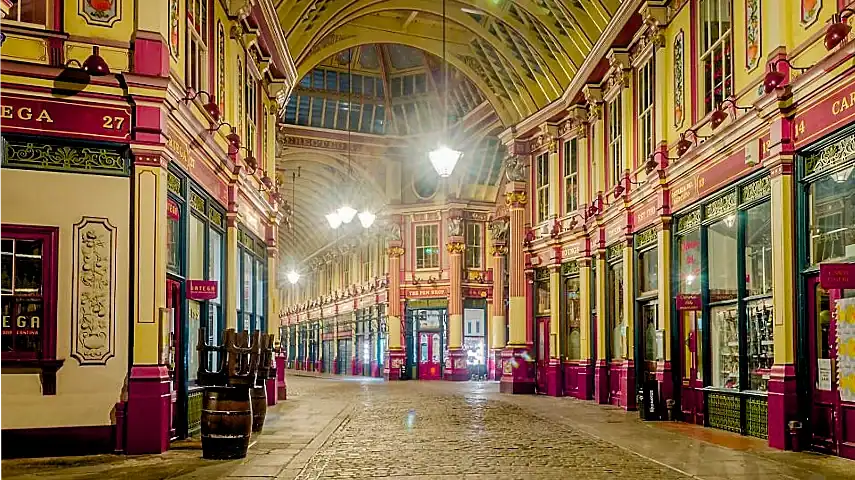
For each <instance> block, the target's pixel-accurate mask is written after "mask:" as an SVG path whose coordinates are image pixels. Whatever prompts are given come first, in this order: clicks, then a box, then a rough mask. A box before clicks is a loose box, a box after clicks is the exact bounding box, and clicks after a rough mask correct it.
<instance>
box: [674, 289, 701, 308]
mask: <svg viewBox="0 0 855 480" xmlns="http://www.w3.org/2000/svg"><path fill="white" fill-rule="evenodd" d="M701 309H703V302H701V296H700V295H698V294H697V293H680V294H677V310H678V311H681V312H683V311H692V310H701Z"/></svg>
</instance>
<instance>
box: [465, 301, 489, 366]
mask: <svg viewBox="0 0 855 480" xmlns="http://www.w3.org/2000/svg"><path fill="white" fill-rule="evenodd" d="M482 292H484V294H485V295H486V292H485V291H483V290H482ZM473 293H474V292H473ZM463 350H464V352H465V353H466V365H467V366H468V367H469V374H470V377H471V378H479V379H486V376H487V301H486V300H484V299H475V298H466V299H464V301H463Z"/></svg>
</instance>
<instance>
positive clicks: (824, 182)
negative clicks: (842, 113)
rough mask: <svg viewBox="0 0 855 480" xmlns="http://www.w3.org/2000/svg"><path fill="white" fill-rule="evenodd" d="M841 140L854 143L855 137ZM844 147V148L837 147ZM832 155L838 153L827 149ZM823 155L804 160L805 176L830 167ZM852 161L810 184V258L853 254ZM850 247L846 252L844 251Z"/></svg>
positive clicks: (854, 178) (814, 260)
mask: <svg viewBox="0 0 855 480" xmlns="http://www.w3.org/2000/svg"><path fill="white" fill-rule="evenodd" d="M842 142H849V143H850V144H851V143H852V142H855V137H851V138H850V139H846V140H843V141H842ZM842 142H841V143H842ZM840 148H844V147H842V146H841V147H840ZM827 150H828V149H827ZM830 154H831V155H832V156H834V155H837V154H836V153H835V152H833V151H830ZM829 165H834V162H827V161H825V159H824V158H823V155H822V154H818V155H815V156H813V157H809V158H807V159H805V169H806V173H807V174H808V175H811V174H813V173H815V172H817V171H818V170H820V169H822V168H823V167H824V168H827V169H829V170H830V169H831V168H832V167H830V166H829ZM853 168H855V167H853V166H852V165H851V164H850V165H849V166H848V167H846V168H844V169H842V170H837V171H834V172H831V173H829V174H827V175H823V176H822V177H820V178H818V179H817V180H816V181H814V182H812V183H811V184H810V187H809V189H808V208H809V214H810V224H809V228H810V237H811V240H810V261H811V264H813V265H816V264H819V263H820V262H824V261H828V260H832V259H840V258H843V257H848V256H853V255H855V251H853V248H855V208H853V205H855V175H852V171H853ZM847 250H849V252H847Z"/></svg>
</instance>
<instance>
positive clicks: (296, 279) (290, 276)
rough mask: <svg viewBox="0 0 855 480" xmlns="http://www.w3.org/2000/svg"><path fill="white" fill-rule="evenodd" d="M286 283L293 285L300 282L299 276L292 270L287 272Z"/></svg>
mask: <svg viewBox="0 0 855 480" xmlns="http://www.w3.org/2000/svg"><path fill="white" fill-rule="evenodd" d="M288 281H289V282H291V285H294V284H295V283H297V282H299V281H300V274H299V273H297V272H296V271H294V270H291V271H290V272H288Z"/></svg>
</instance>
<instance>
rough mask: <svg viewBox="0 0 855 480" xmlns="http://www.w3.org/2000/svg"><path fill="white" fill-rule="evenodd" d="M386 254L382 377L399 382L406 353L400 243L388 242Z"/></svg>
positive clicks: (398, 241)
mask: <svg viewBox="0 0 855 480" xmlns="http://www.w3.org/2000/svg"><path fill="white" fill-rule="evenodd" d="M386 254H387V255H389V273H388V275H389V311H388V313H387V315H386V326H387V329H388V330H387V331H388V335H387V337H386V342H387V344H388V347H387V349H388V352H389V353H388V358H387V359H386V367H385V369H384V370H385V371H384V376H385V377H386V380H399V379H400V378H399V376H400V372H401V367H402V366H404V362H405V361H406V351H405V350H404V347H403V345H402V344H403V342H402V340H401V335H402V333H403V332H402V331H401V330H402V329H401V257H402V256H403V255H404V247H403V246H401V241H400V240H395V241H391V242H389V248H388V249H387V250H386Z"/></svg>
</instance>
